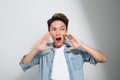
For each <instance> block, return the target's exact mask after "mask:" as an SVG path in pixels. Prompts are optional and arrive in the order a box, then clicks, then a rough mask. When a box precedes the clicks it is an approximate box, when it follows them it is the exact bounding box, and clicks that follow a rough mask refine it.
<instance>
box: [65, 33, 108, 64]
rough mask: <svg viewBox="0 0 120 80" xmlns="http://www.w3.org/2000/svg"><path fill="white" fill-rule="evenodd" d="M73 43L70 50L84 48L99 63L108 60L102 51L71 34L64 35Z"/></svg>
mask: <svg viewBox="0 0 120 80" xmlns="http://www.w3.org/2000/svg"><path fill="white" fill-rule="evenodd" d="M64 35H65V36H66V37H67V38H68V39H69V40H70V41H71V42H72V47H70V48H69V49H78V48H82V49H84V50H85V51H87V52H88V53H89V54H90V55H91V56H92V57H93V58H94V59H95V60H96V61H98V62H103V63H104V62H106V61H107V58H106V57H105V56H104V55H103V53H102V52H101V51H100V50H97V49H95V48H93V47H90V46H88V45H86V44H84V43H83V42H81V41H79V40H77V39H75V38H74V37H73V36H72V35H71V34H64Z"/></svg>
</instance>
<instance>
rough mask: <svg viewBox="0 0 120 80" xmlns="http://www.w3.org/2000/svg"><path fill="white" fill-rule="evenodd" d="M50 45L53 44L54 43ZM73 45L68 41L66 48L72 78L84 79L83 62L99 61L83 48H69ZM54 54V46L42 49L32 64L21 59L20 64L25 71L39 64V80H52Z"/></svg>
mask: <svg viewBox="0 0 120 80" xmlns="http://www.w3.org/2000/svg"><path fill="white" fill-rule="evenodd" d="M48 45H49V46H50V45H51V46H53V43H49V44H48ZM71 46H72V45H71V43H70V42H66V44H65V48H64V55H65V59H66V62H67V66H68V71H69V75H70V80H83V63H84V62H90V64H96V63H97V61H96V60H95V59H94V58H93V57H92V56H91V55H89V54H88V53H87V52H86V51H84V50H83V49H74V50H69V49H68V48H69V47H71ZM54 55H55V50H54V48H51V49H48V50H45V51H41V52H38V53H37V54H36V56H35V57H34V58H33V60H32V61H31V63H30V64H27V65H26V64H23V63H22V60H21V62H20V66H21V68H22V70H23V71H26V70H27V69H29V68H31V67H32V66H34V65H39V80H50V78H51V73H52V72H51V71H52V64H53V59H54Z"/></svg>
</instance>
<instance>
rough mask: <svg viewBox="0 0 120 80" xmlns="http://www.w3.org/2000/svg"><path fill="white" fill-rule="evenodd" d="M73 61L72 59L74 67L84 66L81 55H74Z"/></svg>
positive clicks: (77, 68)
mask: <svg viewBox="0 0 120 80" xmlns="http://www.w3.org/2000/svg"><path fill="white" fill-rule="evenodd" d="M71 61H72V65H73V67H74V69H76V70H79V69H81V68H82V67H83V60H82V57H81V56H80V55H79V56H75V57H72V58H71Z"/></svg>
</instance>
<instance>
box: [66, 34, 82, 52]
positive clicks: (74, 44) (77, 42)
mask: <svg viewBox="0 0 120 80" xmlns="http://www.w3.org/2000/svg"><path fill="white" fill-rule="evenodd" d="M64 36H65V37H67V38H68V39H69V40H70V41H71V42H72V47H70V48H69V49H70V50H71V49H78V48H81V47H82V45H83V42H81V41H80V40H77V39H76V38H75V37H73V36H72V35H71V34H69V33H66V34H64Z"/></svg>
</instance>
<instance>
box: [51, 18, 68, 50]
mask: <svg viewBox="0 0 120 80" xmlns="http://www.w3.org/2000/svg"><path fill="white" fill-rule="evenodd" d="M66 32H67V29H66V25H65V24H64V22H62V21H60V20H56V21H54V22H52V23H51V26H50V34H51V36H52V39H53V41H54V45H55V47H57V48H60V47H62V46H63V45H64V40H65V37H64V36H63V34H65V33H66Z"/></svg>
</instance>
